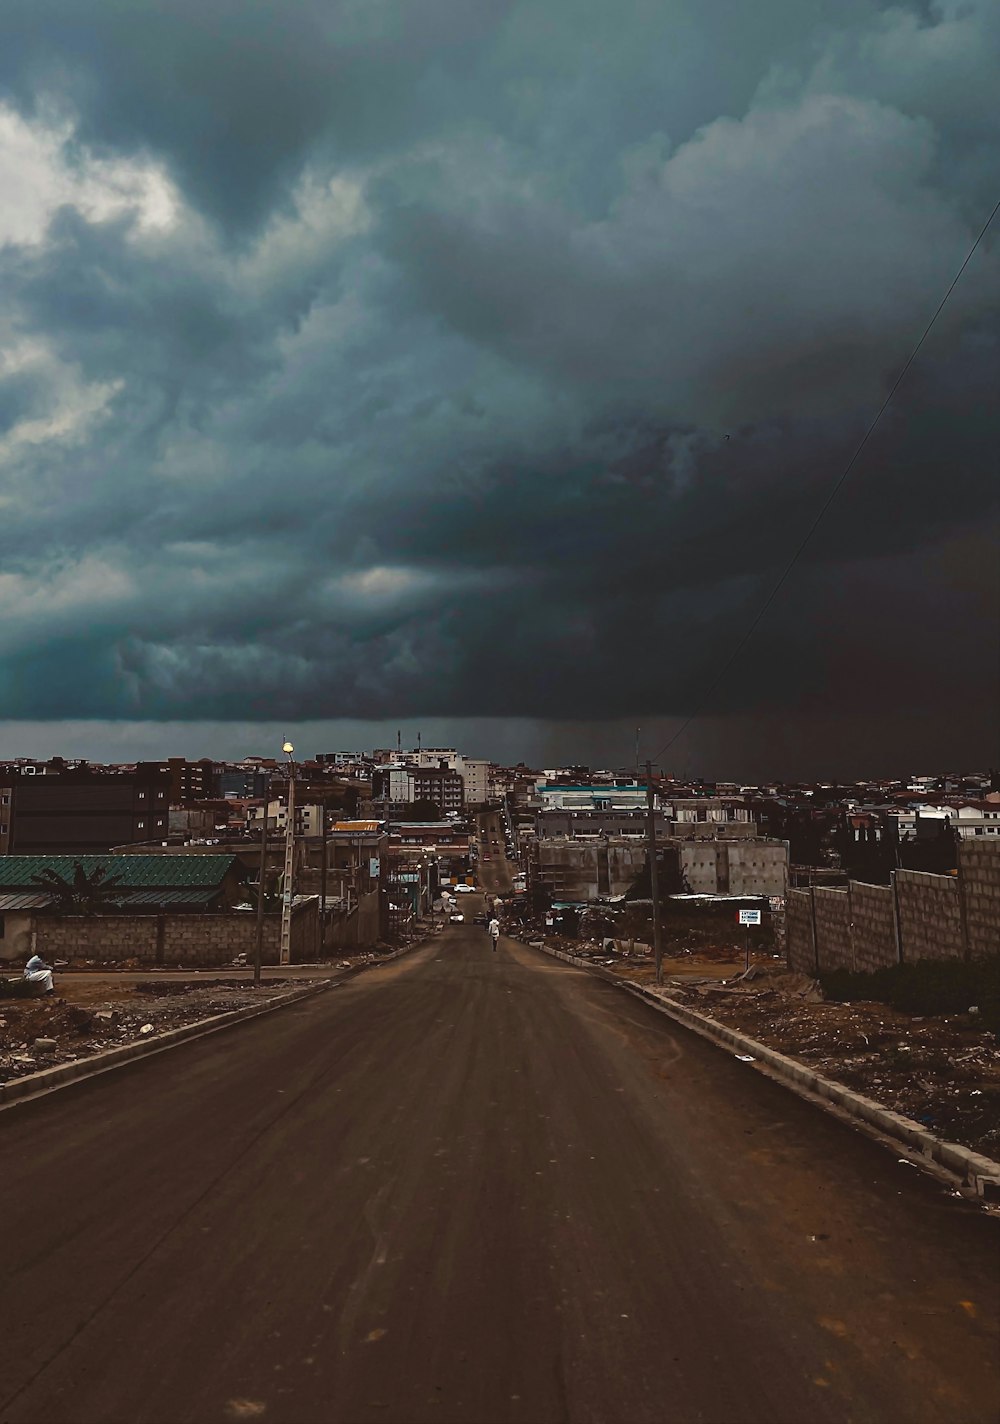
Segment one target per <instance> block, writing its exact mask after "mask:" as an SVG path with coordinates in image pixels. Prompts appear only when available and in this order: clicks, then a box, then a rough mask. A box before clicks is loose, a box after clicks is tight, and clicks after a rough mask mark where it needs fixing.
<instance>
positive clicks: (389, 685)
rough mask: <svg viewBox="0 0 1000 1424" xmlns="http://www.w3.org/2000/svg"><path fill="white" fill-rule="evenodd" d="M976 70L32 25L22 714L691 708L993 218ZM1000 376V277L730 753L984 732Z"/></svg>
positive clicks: (839, 509) (926, 12)
mask: <svg viewBox="0 0 1000 1424" xmlns="http://www.w3.org/2000/svg"><path fill="white" fill-rule="evenodd" d="M998 40H1000V17H998V12H997V10H996V7H995V6H994V5H992V4H988V3H986V0H982V3H980V4H962V5H959V4H958V3H950V0H947V2H946V0H942V3H937V4H932V5H929V6H917V5H911V6H909V7H907V6H891V7H890V6H880V5H877V4H869V3H861V0H851V3H844V0H838V3H832V0H830V3H823V0H813V3H808V4H807V3H802V0H794V3H793V0H770V3H769V4H767V5H765V6H764V7H763V8H762V9H761V8H760V7H758V9H757V10H756V11H755V12H754V13H753V15H752V16H751V15H750V14H749V13H748V14H747V16H746V17H745V19H743V20H741V19H740V18H739V17H738V16H737V17H736V18H734V15H733V9H732V6H730V5H728V4H723V3H722V0H700V3H697V4H696V3H694V0H691V2H690V3H681V0H674V3H670V4H663V3H662V0H658V3H655V4H654V3H652V0H648V3H647V0H632V3H630V4H627V5H625V6H624V7H622V6H619V7H614V8H613V9H612V8H611V7H607V6H605V5H598V4H596V3H594V4H590V3H580V0H575V3H573V4H570V3H569V0H550V2H549V3H546V4H543V5H538V4H527V3H522V4H518V3H514V0H506V2H505V3H501V0H497V3H489V4H488V3H480V4H471V5H470V4H467V3H462V4H460V3H458V0H434V3H425V4H421V5H414V4H412V3H405V4H404V3H402V0H393V2H392V3H390V0H365V3H363V4H362V3H347V0H344V3H341V4H339V5H331V4H328V3H324V4H319V3H316V4H311V3H304V4H301V5H297V6H294V7H289V6H282V5H279V4H277V3H270V0H269V3H264V0H257V3H253V4H247V3H245V0H241V3H239V4H237V3H235V0H226V2H225V3H222V2H221V0H201V3H199V4H198V5H194V4H189V3H187V0H182V3H177V4H171V5H153V6H151V5H139V4H135V5H113V4H110V3H108V0H72V3H71V0H32V3H31V4H30V6H29V5H28V4H27V3H26V0H11V3H9V4H8V5H6V6H5V7H4V9H3V14H2V16H0V103H2V104H3V106H4V107H3V108H2V109H0V164H2V165H3V167H2V168H0V177H5V178H6V184H5V186H6V187H7V189H8V191H11V192H14V193H16V194H18V195H19V198H18V202H17V203H16V204H12V205H11V206H10V208H9V210H8V213H7V215H6V217H5V218H0V242H3V243H4V244H5V245H3V246H0V288H2V291H3V292H4V294H5V295H4V297H3V298H2V299H0V332H2V335H3V351H4V355H3V358H2V363H0V610H2V614H3V617H2V622H0V673H2V676H3V685H4V694H5V696H4V715H5V716H7V717H18V718H25V719H30V718H32V717H35V718H53V717H59V716H67V717H71V716H76V717H109V718H113V717H129V718H133V719H144V718H145V719H158V718H174V719H185V718H190V719H196V718H197V719H201V718H210V717H220V718H226V717H233V718H241V719H246V718H261V719H269V718H277V717H282V718H293V717H294V718H301V717H303V716H305V715H309V716H314V717H321V718H330V717H344V716H348V717H361V718H372V717H379V716H382V715H384V714H385V713H386V712H389V713H390V714H394V713H396V712H398V713H399V714H400V715H411V714H416V713H420V714H427V715H429V716H430V715H436V716H442V717H443V716H456V717H458V716H461V717H476V716H480V715H485V714H489V715H493V716H500V715H506V716H511V717H515V716H529V717H537V718H552V719H567V718H580V717H583V718H587V717H591V718H598V717H600V718H607V719H613V718H616V717H627V716H630V715H632V714H634V713H639V714H641V715H646V714H659V715H662V716H671V715H683V714H686V713H689V712H690V711H691V710H692V709H693V708H694V707H695V706H696V705H698V701H699V697H700V695H701V692H702V690H703V689H704V688H705V687H706V686H707V685H708V684H709V683H711V681H712V679H713V675H714V673H715V671H716V670H717V669H718V667H719V666H720V663H721V661H722V660H723V659H724V658H725V657H726V656H727V655H728V653H729V651H730V650H731V648H732V647H733V646H734V645H735V643H736V641H737V640H738V638H739V636H740V634H741V631H742V630H743V629H744V628H745V627H746V626H747V623H748V621H749V619H750V618H751V617H752V616H753V613H754V611H755V609H756V608H757V607H759V605H760V601H761V599H762V597H763V596H764V595H765V593H766V591H767V589H768V588H769V587H770V585H771V583H772V582H773V580H774V578H775V577H776V576H777V573H778V572H779V571H780V569H781V568H782V566H783V565H784V563H785V561H786V560H787V558H788V556H789V553H790V551H791V550H792V549H793V548H794V547H796V545H797V543H798V541H799V539H800V538H801V537H802V535H803V534H804V532H805V531H806V530H807V529H808V527H809V525H810V523H811V521H812V519H813V517H814V515H815V512H816V510H817V509H818V508H819V506H820V504H821V503H822V501H823V499H824V498H825V495H826V492H827V491H828V490H829V489H830V487H831V485H832V482H833V481H834V480H835V479H836V478H837V476H838V475H839V473H840V472H841V471H842V470H843V468H844V467H845V465H846V463H847V460H848V459H849V458H850V454H851V451H852V450H853V449H854V447H855V446H856V444H857V442H858V440H859V439H860V438H861V435H862V433H863V431H864V429H865V427H866V424H867V422H868V421H869V420H870V419H871V416H872V414H873V412H874V411H875V410H876V409H877V408H878V405H879V403H880V402H881V400H882V398H883V397H884V394H885V392H886V391H887V390H888V388H889V385H890V384H891V382H892V380H893V379H894V377H895V375H896V373H897V372H898V370H899V368H900V366H901V364H902V362H903V360H904V359H905V357H906V355H907V354H908V353H909V351H910V350H911V349H912V346H913V344H914V342H915V341H916V338H917V336H918V335H919V333H920V331H921V329H922V327H923V325H924V323H925V322H926V320H927V318H928V317H929V315H930V313H931V312H932V311H933V309H934V307H935V305H936V303H937V301H938V300H939V299H940V296H941V294H942V293H943V291H944V290H945V288H946V287H947V284H948V282H949V281H950V280H951V277H952V276H953V274H954V272H955V271H956V270H957V267H958V265H959V263H960V262H961V260H962V258H963V257H964V256H965V254H966V252H967V251H968V249H969V246H970V245H971V243H972V241H973V239H974V236H975V233H976V231H977V230H978V226H979V225H980V224H981V222H982V220H983V218H984V216H985V213H986V212H987V211H988V210H989V207H990V206H991V204H992V201H995V192H994V190H998V189H1000V166H998V163H997V158H996V154H997V152H998V147H997V143H998V138H1000V131H998V130H1000V120H998V116H997V110H996V105H995V101H994V95H993V82H992V81H993V78H994V77H995V69H996V61H997V59H998V58H1000V45H998ZM5 222H6V224H7V226H6V227H5V226H4V223H5ZM998 377H1000V266H998V261H997V257H996V247H995V240H994V239H993V238H992V237H991V238H989V239H987V241H986V242H985V243H984V244H983V247H982V249H981V250H980V252H979V253H978V254H977V256H976V257H975V259H974V261H973V263H972V265H971V266H970V268H969V271H968V272H967V274H966V276H965V278H964V279H963V281H962V283H961V284H960V286H959V287H958V289H957V290H956V292H955V294H954V296H953V298H952V300H951V301H950V303H949V306H948V308H947V310H946V312H945V314H944V316H943V317H942V318H941V320H940V322H939V323H938V326H937V327H936V328H935V331H934V333H933V335H932V337H931V340H930V342H929V343H928V345H927V347H926V348H925V350H924V352H923V353H922V354H921V356H920V358H919V360H918V362H917V364H916V365H915V367H914V368H913V370H912V371H911V373H910V374H909V376H908V377H907V380H906V382H905V384H904V385H903V387H902V388H901V389H900V391H899V393H898V395H897V397H896V399H895V400H894V402H893V405H892V407H891V408H890V410H889V412H888V413H887V415H886V417H885V419H884V420H883V422H882V424H881V425H880V427H879V430H878V431H877V433H876V435H875V436H874V437H873V439H872V440H871V442H870V444H869V446H868V449H867V450H866V452H865V454H864V456H863V458H862V460H861V462H860V463H859V465H858V467H857V469H856V471H855V472H854V474H853V476H852V479H851V482H850V483H849V484H848V486H847V487H846V488H845V490H844V491H843V493H842V495H841V497H840V498H839V499H838V501H837V503H836V505H835V506H834V508H833V510H832V511H831V513H830V515H829V517H828V518H827V519H826V520H825V521H824V524H823V526H822V527H821V529H820V530H819V532H818V533H817V535H816V537H815V538H814V539H813V540H812V541H811V543H810V545H809V547H808V549H807V551H806V554H805V555H804V557H803V560H802V561H801V564H800V566H799V568H798V569H797V570H796V572H795V574H794V575H793V576H792V579H791V581H790V583H789V584H788V586H787V587H786V590H785V592H784V594H783V595H782V598H781V599H780V600H779V602H778V604H777V605H776V606H775V608H774V609H773V610H772V612H771V613H770V614H769V615H768V618H767V621H766V623H765V624H764V625H763V627H762V628H761V630H760V632H759V634H758V635H757V637H756V638H755V640H754V643H753V645H752V646H751V648H750V649H748V653H747V656H746V657H745V658H744V659H742V660H741V663H740V664H739V667H738V669H737V670H736V672H735V673H734V675H733V676H732V677H730V678H727V679H726V680H725V682H724V684H723V685H722V686H721V687H720V689H719V690H718V691H717V692H716V693H715V694H714V696H713V698H712V703H711V707H710V708H709V710H710V711H711V712H712V713H713V714H715V715H719V716H727V715H728V716H734V717H736V716H743V715H748V714H750V713H756V712H761V711H768V710H771V709H775V708H780V707H782V706H784V707H787V706H789V705H794V706H796V707H798V708H800V709H801V710H802V712H803V715H808V716H811V717H817V718H818V717H820V716H821V715H822V716H828V715H829V713H830V712H831V710H835V709H837V708H844V709H848V708H849V709H852V710H856V708H857V705H858V703H859V701H863V702H864V703H865V705H867V706H868V707H870V708H871V709H872V710H873V712H874V711H876V710H877V711H879V712H880V713H887V712H888V711H890V710H891V708H892V706H893V705H894V701H895V703H896V704H897V705H898V700H899V698H900V697H904V698H905V700H906V702H907V705H908V707H910V708H912V707H913V706H917V707H919V708H922V709H924V710H925V711H926V712H927V714H928V716H931V717H939V718H942V717H946V716H947V717H951V716H953V709H954V687H955V684H956V681H958V680H960V681H961V682H962V684H963V686H964V688H965V689H966V696H965V698H964V702H965V703H966V704H967V705H968V706H970V707H971V706H974V705H977V700H978V705H979V706H980V707H981V706H982V705H983V701H984V699H987V698H989V697H992V696H994V695H995V690H994V689H993V684H992V683H991V681H990V677H991V673H990V670H989V660H988V659H987V658H985V657H984V656H983V654H982V647H983V642H984V639H988V637H989V636H990V630H989V620H990V616H991V613H990V599H989V592H988V591H989V568H990V564H991V554H990V544H989V541H988V539H987V538H985V537H984V535H985V531H986V530H988V529H991V528H994V527H995V526H993V525H990V524H989V520H990V519H991V518H995V511H996V500H997V489H998V482H997V479H996V474H997V456H996V451H997V449H998V445H1000V442H998V436H1000V430H998V428H997V427H998V416H997V403H996V400H995V392H996V389H997V385H998ZM956 549H961V550H962V551H963V552H962V555H961V558H960V559H959V560H958V562H959V563H960V565H961V568H962V571H963V572H962V578H957V577H956V576H955V568H954V565H955V560H956V558H957V556H956V555H955V552H954V551H955V550H956ZM963 579H964V582H963ZM984 590H985V592H984ZM929 632H930V633H933V634H934V635H935V636H936V638H937V640H938V641H937V646H936V653H935V674H934V675H933V676H931V677H927V676H924V675H923V660H924V657H925V652H926V647H925V639H926V636H927V635H928V633H929ZM904 686H905V689H906V690H905V693H903V692H902V691H901V689H902V688H903V687H904ZM971 725H972V724H971V723H969V726H970V727H971ZM975 735H977V736H978V735H979V732H978V731H977V732H976V733H975Z"/></svg>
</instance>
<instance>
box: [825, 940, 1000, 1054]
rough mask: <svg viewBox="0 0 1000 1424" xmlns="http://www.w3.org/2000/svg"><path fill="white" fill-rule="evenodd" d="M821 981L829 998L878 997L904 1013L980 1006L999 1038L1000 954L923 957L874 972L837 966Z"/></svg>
mask: <svg viewBox="0 0 1000 1424" xmlns="http://www.w3.org/2000/svg"><path fill="white" fill-rule="evenodd" d="M820 983H821V984H822V986H823V993H824V994H825V995H826V997H827V998H828V999H835V1000H838V1001H839V1002H840V1003H851V1002H852V1001H853V1000H855V999H868V1000H874V1002H875V1003H879V1004H889V1005H890V1006H891V1007H892V1008H894V1009H899V1010H900V1011H901V1012H902V1013H905V1014H964V1013H966V1012H967V1010H968V1009H970V1008H971V1007H972V1006H973V1005H976V1006H977V1007H978V1009H979V1021H980V1023H981V1024H982V1025H983V1027H984V1028H986V1029H989V1031H990V1032H991V1033H994V1034H996V1035H997V1036H998V1037H1000V955H992V956H991V957H990V958H988V959H973V960H970V961H968V962H967V963H966V962H965V961H963V960H952V959H923V960H921V961H920V962H919V963H917V964H894V965H892V966H891V967H890V968H888V969H877V970H876V971H875V973H874V974H851V973H850V971H849V970H847V969H837V970H835V971H834V972H833V973H832V974H821V975H820Z"/></svg>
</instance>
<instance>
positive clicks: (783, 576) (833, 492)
mask: <svg viewBox="0 0 1000 1424" xmlns="http://www.w3.org/2000/svg"><path fill="white" fill-rule="evenodd" d="M998 212H1000V199H998V200H997V202H996V204H995V206H994V208H993V211H992V212H991V213H990V215H989V217H988V218H987V219H986V221H985V222H984V223H983V226H982V228H981V230H980V233H979V236H978V237H977V238H976V240H975V242H974V243H973V244H972V246H971V247H970V248H969V251H968V252H967V253H966V256H965V261H964V262H963V263H962V265H961V267H959V269H958V271H957V272H956V273H955V275H954V277H953V278H952V280H951V285H950V286H949V288H948V290H947V291H946V292H945V294H944V296H943V297H942V298H941V300H940V301H939V302H938V304H937V308H936V310H935V312H934V315H933V316H932V317H931V319H930V321H929V322H928V323H927V325H926V326H925V327H924V329H923V332H922V334H921V337H920V340H919V341H918V342H917V344H916V346H914V348H913V350H912V351H911V352H910V354H909V356H908V358H907V361H906V364H905V366H904V367H903V369H902V370H901V371H900V373H899V375H898V376H897V377H896V379H895V380H894V381H893V383H892V386H891V388H890V390H889V394H888V395H887V396H886V398H885V400H884V401H883V402H882V404H881V405H880V406H879V409H878V412H877V414H876V415H875V418H874V420H872V422H871V424H870V425H869V426H868V429H867V430H866V431H865V433H864V435H862V437H861V440H860V442H859V444H858V446H857V448H856V450H855V451H854V454H853V455H852V456H851V458H850V459H849V460H848V462H847V465H846V467H845V469H844V471H843V473H842V474H841V475H840V476H839V477H838V478H837V480H836V481H835V483H834V484H833V486H832V488H831V489H830V492H829V494H828V495H827V496H826V498H825V499H824V501H823V503H822V504H821V505H820V508H819V511H818V513H817V514H816V517H815V518H814V519H813V521H812V523H811V524H810V526H809V528H808V529H807V530H806V532H805V534H804V535H803V536H802V538H801V539H800V540H799V543H798V545H797V547H796V548H795V550H794V552H793V553H792V556H791V558H790V559H789V560H788V563H787V564H786V565H785V567H784V568H783V569H782V571H781V573H780V574H779V575H778V578H777V579H776V581H775V583H774V584H773V586H772V588H771V590H770V592H769V593H768V595H767V597H766V598H765V599H764V602H763V603H762V604H761V606H760V607H759V608H758V610H757V612H756V613H755V614H754V616H753V618H752V619H751V621H750V625H749V627H748V628H747V630H746V632H745V633H743V634H742V635H741V637H740V638H739V640H738V641H737V643H736V645H735V647H734V648H733V650H732V652H731V653H730V654H729V656H728V658H726V660H725V662H724V663H723V664H722V667H721V668H720V669H719V671H718V672H717V673H716V675H715V677H714V678H713V679H712V681H711V682H710V683H709V684H708V686H707V687H706V688H705V690H704V692H703V693H702V695H701V699H700V700H699V702H698V704H697V706H696V707H695V710H694V711H693V712H692V713H691V715H690V716H689V717H687V718H686V719H685V720H684V721H683V722H682V723H681V725H680V726H679V727H678V729H677V731H676V732H674V734H673V736H672V737H670V739H669V740H668V741H666V742H664V744H663V746H662V747H661V748H660V750H659V751H658V752H657V753H656V756H655V757H653V761H656V762H658V761H659V760H660V757H661V756H662V755H663V753H664V752H666V751H669V750H670V748H671V747H672V746H673V745H674V743H675V742H676V741H678V740H679V739H680V738H681V737H682V736H683V735H684V733H685V732H686V731H687V729H688V727H690V726H691V724H692V722H695V721H697V720H698V718H699V717H700V716H701V714H702V712H703V711H704V710H705V704H706V702H707V701H708V699H709V698H710V697H711V696H712V694H713V693H714V692H715V690H716V688H717V687H718V686H719V684H720V683H721V682H722V679H723V678H724V677H725V676H726V673H727V672H728V671H729V669H730V668H731V667H732V665H733V663H734V662H735V661H736V659H737V658H738V657H739V655H740V653H741V652H742V651H743V649H744V648H745V647H746V645H747V643H749V641H750V639H751V638H752V637H753V635H754V633H755V632H756V631H757V629H758V627H759V626H760V624H761V622H762V620H763V618H764V615H765V613H766V612H767V610H768V609H769V608H770V607H771V604H772V603H773V602H774V600H775V599H776V598H777V596H778V594H779V592H780V591H781V588H782V586H783V585H784V583H785V581H786V580H787V578H788V575H789V574H790V573H791V572H792V570H793V569H794V567H795V565H796V564H797V563H798V561H799V559H800V557H801V555H802V552H803V550H804V549H805V547H806V545H807V544H808V543H809V541H810V539H811V538H812V536H813V535H814V534H815V533H816V530H817V529H818V528H819V526H820V524H821V523H822V522H823V519H824V518H825V516H826V514H827V511H828V510H829V508H830V506H831V505H832V504H833V501H834V500H835V499H836V498H837V495H838V494H839V493H840V491H841V489H842V488H843V486H844V485H845V484H846V482H847V478H848V476H849V475H850V473H851V471H852V470H853V469H854V466H855V465H856V464H857V462H858V457H859V456H860V454H861V452H862V450H864V448H865V446H866V445H867V444H868V441H869V439H870V437H871V435H872V432H873V431H874V430H875V427H876V426H877V425H878V423H879V421H880V420H881V419H882V416H883V415H884V414H885V412H886V409H887V408H888V405H889V402H890V401H891V400H892V398H893V396H894V395H895V394H896V392H897V390H898V389H899V387H900V385H901V384H902V382H903V378H904V377H905V375H906V373H907V371H909V369H910V367H911V366H912V365H913V363H914V361H915V360H916V358H917V355H918V354H919V352H920V348H921V347H922V346H923V344H924V342H925V341H926V340H927V337H928V336H929V335H930V332H931V329H932V327H933V326H934V323H935V322H936V321H937V319H938V317H939V316H940V315H941V313H942V312H943V311H944V309H945V306H946V305H947V303H948V298H949V297H950V296H951V294H952V292H953V291H954V290H955V288H956V287H957V286H958V283H959V279H960V278H961V276H962V273H963V272H964V271H965V269H966V267H968V265H969V263H970V262H971V261H972V258H973V256H974V255H975V252H976V248H977V247H978V246H979V244H980V243H981V242H982V240H983V238H984V237H985V236H986V234H987V232H988V231H989V228H990V224H991V223H992V222H993V219H994V218H995V217H996V215H997V213H998Z"/></svg>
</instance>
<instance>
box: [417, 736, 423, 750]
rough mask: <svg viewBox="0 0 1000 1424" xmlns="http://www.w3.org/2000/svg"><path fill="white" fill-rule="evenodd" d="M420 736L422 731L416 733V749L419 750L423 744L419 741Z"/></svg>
mask: <svg viewBox="0 0 1000 1424" xmlns="http://www.w3.org/2000/svg"><path fill="white" fill-rule="evenodd" d="M422 736H423V733H422V732H418V733H417V751H420V749H421V747H422V746H423V742H422V741H421V737H422Z"/></svg>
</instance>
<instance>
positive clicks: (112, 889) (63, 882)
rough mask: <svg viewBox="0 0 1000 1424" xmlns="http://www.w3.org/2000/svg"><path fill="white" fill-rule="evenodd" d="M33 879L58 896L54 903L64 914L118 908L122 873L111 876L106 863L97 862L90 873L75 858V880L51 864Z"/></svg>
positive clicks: (87, 912) (101, 912) (81, 913)
mask: <svg viewBox="0 0 1000 1424" xmlns="http://www.w3.org/2000/svg"><path fill="white" fill-rule="evenodd" d="M31 879H32V882H33V884H35V885H38V886H40V887H41V888H42V889H43V890H48V891H49V892H50V893H51V894H52V895H53V896H54V897H55V906H56V908H57V909H58V910H59V911H60V913H61V914H64V915H99V914H106V913H107V912H108V911H109V910H116V909H117V908H118V906H117V904H116V903H115V900H114V896H115V895H116V894H119V893H120V891H119V889H118V887H119V886H120V885H121V876H120V875H109V874H108V872H107V870H106V869H105V867H104V866H103V865H96V866H95V867H94V869H93V870H92V871H91V872H90V874H89V875H88V874H87V872H86V870H85V869H84V868H83V866H82V865H81V864H80V862H79V861H76V862H75V863H74V866H73V879H72V880H67V879H66V877H65V876H62V875H60V874H59V872H58V871H57V870H53V869H51V868H50V867H47V868H46V869H45V870H43V871H42V872H41V873H40V874H39V875H33V876H32V877H31Z"/></svg>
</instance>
